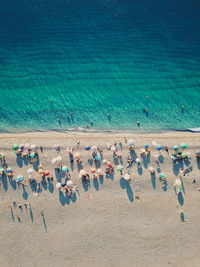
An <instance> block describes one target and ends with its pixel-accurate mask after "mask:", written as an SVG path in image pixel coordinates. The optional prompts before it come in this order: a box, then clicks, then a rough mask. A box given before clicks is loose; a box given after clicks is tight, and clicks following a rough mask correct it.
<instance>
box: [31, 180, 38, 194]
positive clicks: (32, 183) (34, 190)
mask: <svg viewBox="0 0 200 267" xmlns="http://www.w3.org/2000/svg"><path fill="white" fill-rule="evenodd" d="M30 187H31V190H32V192H36V189H37V181H36V180H32V182H30Z"/></svg>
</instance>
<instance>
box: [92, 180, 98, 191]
mask: <svg viewBox="0 0 200 267" xmlns="http://www.w3.org/2000/svg"><path fill="white" fill-rule="evenodd" d="M93 185H94V188H95V189H96V190H97V191H99V181H98V179H96V178H94V179H93Z"/></svg>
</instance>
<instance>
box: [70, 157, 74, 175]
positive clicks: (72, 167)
mask: <svg viewBox="0 0 200 267" xmlns="http://www.w3.org/2000/svg"><path fill="white" fill-rule="evenodd" d="M70 167H71V170H72V172H73V170H74V161H71V160H70Z"/></svg>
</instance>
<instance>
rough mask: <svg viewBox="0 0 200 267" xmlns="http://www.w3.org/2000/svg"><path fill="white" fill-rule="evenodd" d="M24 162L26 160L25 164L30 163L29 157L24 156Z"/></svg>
mask: <svg viewBox="0 0 200 267" xmlns="http://www.w3.org/2000/svg"><path fill="white" fill-rule="evenodd" d="M23 162H24V164H25V165H28V163H29V161H28V157H24V158H23Z"/></svg>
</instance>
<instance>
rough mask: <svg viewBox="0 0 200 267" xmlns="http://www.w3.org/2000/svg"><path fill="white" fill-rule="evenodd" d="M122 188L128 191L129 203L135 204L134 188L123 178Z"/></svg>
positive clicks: (121, 181)
mask: <svg viewBox="0 0 200 267" xmlns="http://www.w3.org/2000/svg"><path fill="white" fill-rule="evenodd" d="M120 186H121V188H122V189H126V193H127V196H128V199H129V201H130V202H133V201H134V196H133V191H132V188H131V186H130V183H129V182H127V181H126V180H124V178H121V179H120Z"/></svg>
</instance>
